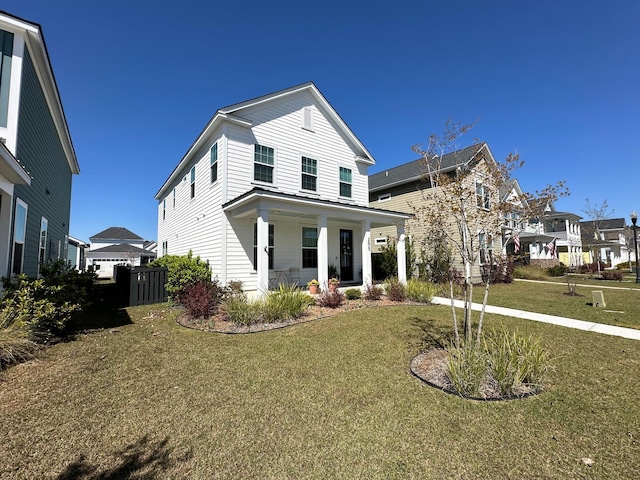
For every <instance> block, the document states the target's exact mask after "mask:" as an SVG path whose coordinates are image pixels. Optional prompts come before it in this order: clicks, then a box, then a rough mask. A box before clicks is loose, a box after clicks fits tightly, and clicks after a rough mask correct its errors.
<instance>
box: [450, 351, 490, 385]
mask: <svg viewBox="0 0 640 480" xmlns="http://www.w3.org/2000/svg"><path fill="white" fill-rule="evenodd" d="M448 353H449V356H448V357H447V376H448V377H449V382H451V386H452V387H453V389H454V390H455V391H456V392H458V393H459V394H461V395H464V396H467V397H479V396H480V389H481V386H482V385H483V384H484V383H485V382H486V380H487V358H486V355H485V351H484V349H483V348H482V345H479V344H477V343H475V342H473V341H471V342H466V343H464V344H462V345H459V346H457V347H456V346H454V345H451V346H450V347H449V348H448Z"/></svg>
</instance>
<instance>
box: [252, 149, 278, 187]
mask: <svg viewBox="0 0 640 480" xmlns="http://www.w3.org/2000/svg"><path fill="white" fill-rule="evenodd" d="M274 166H275V155H274V150H273V148H271V147H265V146H264V145H257V144H256V145H255V146H254V152H253V179H254V180H255V181H256V182H265V183H273V169H274Z"/></svg>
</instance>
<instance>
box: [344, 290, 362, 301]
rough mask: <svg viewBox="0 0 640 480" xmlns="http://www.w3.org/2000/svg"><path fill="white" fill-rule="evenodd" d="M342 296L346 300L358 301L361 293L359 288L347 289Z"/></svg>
mask: <svg viewBox="0 0 640 480" xmlns="http://www.w3.org/2000/svg"><path fill="white" fill-rule="evenodd" d="M344 296H345V297H346V299H347V300H358V299H359V298H360V297H362V292H361V291H360V289H359V288H348V289H347V290H346V291H345V292H344Z"/></svg>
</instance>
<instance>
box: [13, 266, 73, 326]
mask: <svg viewBox="0 0 640 480" xmlns="http://www.w3.org/2000/svg"><path fill="white" fill-rule="evenodd" d="M3 283H4V285H5V289H6V290H5V295H4V297H3V298H2V301H1V302H0V309H2V310H3V311H7V312H11V313H12V315H14V316H15V317H14V321H15V322H16V324H17V325H18V326H20V325H27V326H29V327H30V328H31V329H32V330H33V331H34V332H38V333H41V334H43V335H44V336H45V337H46V336H49V335H61V334H62V333H63V331H64V328H65V327H66V325H67V323H68V321H69V320H70V318H71V313H72V312H74V311H76V310H79V309H80V305H79V304H77V303H72V302H70V301H67V300H65V299H66V298H67V297H68V295H69V293H68V292H65V291H64V290H65V286H63V285H54V286H49V285H46V284H45V281H44V280H43V279H38V280H33V279H30V278H29V277H27V276H26V275H18V276H17V277H16V278H15V279H14V280H13V281H11V280H8V279H6V278H4V279H3Z"/></svg>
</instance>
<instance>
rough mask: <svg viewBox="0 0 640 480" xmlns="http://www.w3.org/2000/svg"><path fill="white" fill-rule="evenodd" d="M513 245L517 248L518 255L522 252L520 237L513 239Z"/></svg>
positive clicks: (516, 236)
mask: <svg viewBox="0 0 640 480" xmlns="http://www.w3.org/2000/svg"><path fill="white" fill-rule="evenodd" d="M513 243H514V245H515V246H516V248H515V250H514V252H515V253H518V252H519V251H520V237H519V236H518V235H515V236H514V237H513Z"/></svg>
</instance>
